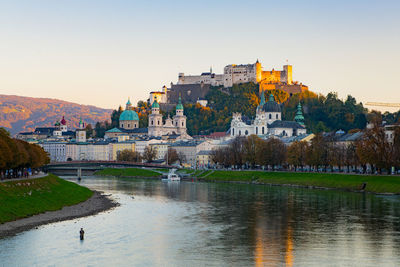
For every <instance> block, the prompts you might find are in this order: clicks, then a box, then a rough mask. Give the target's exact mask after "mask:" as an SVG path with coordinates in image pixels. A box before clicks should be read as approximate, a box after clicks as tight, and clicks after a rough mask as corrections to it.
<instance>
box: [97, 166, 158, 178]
mask: <svg viewBox="0 0 400 267" xmlns="http://www.w3.org/2000/svg"><path fill="white" fill-rule="evenodd" d="M95 175H104V176H116V177H118V176H132V177H159V176H161V174H160V173H158V172H155V171H152V170H149V169H141V168H121V169H116V168H106V169H104V170H101V171H97V172H96V173H95Z"/></svg>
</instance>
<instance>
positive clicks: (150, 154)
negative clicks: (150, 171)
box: [143, 146, 157, 162]
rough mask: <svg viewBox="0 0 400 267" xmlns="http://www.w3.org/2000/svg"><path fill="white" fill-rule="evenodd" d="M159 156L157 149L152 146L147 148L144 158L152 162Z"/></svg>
mask: <svg viewBox="0 0 400 267" xmlns="http://www.w3.org/2000/svg"><path fill="white" fill-rule="evenodd" d="M156 156H157V149H155V148H154V147H152V146H146V148H145V149H144V152H143V158H144V159H145V160H146V161H147V162H152V161H153V160H154V159H155V158H156Z"/></svg>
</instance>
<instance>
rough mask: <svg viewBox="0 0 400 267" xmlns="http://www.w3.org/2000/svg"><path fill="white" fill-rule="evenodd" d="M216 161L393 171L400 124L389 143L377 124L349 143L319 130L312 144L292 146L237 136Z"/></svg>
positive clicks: (399, 153)
mask: <svg viewBox="0 0 400 267" xmlns="http://www.w3.org/2000/svg"><path fill="white" fill-rule="evenodd" d="M211 157H212V161H213V162H215V163H218V164H219V165H220V166H223V167H232V166H235V167H238V168H240V167H241V166H249V167H255V166H257V165H258V166H266V167H267V168H270V169H273V170H274V169H276V167H278V166H279V168H281V169H287V170H289V169H291V170H298V169H301V170H304V168H306V169H307V170H311V169H314V170H319V169H322V170H323V171H327V169H328V168H329V169H331V170H333V169H334V167H337V168H338V170H339V171H342V170H344V169H347V171H348V172H351V171H355V170H356V169H358V168H360V169H361V168H362V169H363V172H364V173H365V172H366V171H367V166H368V165H369V166H371V171H372V172H373V173H375V171H378V172H379V173H382V172H383V171H387V172H390V170H391V168H392V167H396V168H397V169H400V127H397V128H396V129H395V134H394V141H393V142H388V140H387V138H386V136H385V131H384V129H383V128H382V127H378V126H374V127H373V128H372V129H368V130H365V131H364V134H363V136H362V137H361V138H360V139H359V140H357V141H355V142H351V143H349V144H343V143H337V142H333V136H332V135H324V134H322V133H318V134H316V135H315V137H314V138H313V139H312V140H311V142H310V143H308V142H305V141H295V142H293V143H292V144H291V145H290V146H288V147H286V146H285V144H284V143H283V142H282V141H280V140H279V139H275V138H270V139H268V140H263V139H261V138H259V137H257V136H255V135H251V136H248V137H247V138H246V137H237V138H236V139H234V140H233V142H232V143H231V144H230V145H229V146H227V147H224V148H220V149H217V150H214V151H213V153H212V156H211Z"/></svg>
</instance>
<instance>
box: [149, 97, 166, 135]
mask: <svg viewBox="0 0 400 267" xmlns="http://www.w3.org/2000/svg"><path fill="white" fill-rule="evenodd" d="M162 128H163V121H162V115H161V114H160V105H159V104H158V102H157V100H154V102H153V104H152V105H151V114H150V115H149V135H150V136H161V135H162Z"/></svg>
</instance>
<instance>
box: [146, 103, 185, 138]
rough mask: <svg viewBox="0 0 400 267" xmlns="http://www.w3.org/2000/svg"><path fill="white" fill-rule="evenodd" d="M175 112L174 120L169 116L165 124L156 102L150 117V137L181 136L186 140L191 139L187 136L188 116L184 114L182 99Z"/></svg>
mask: <svg viewBox="0 0 400 267" xmlns="http://www.w3.org/2000/svg"><path fill="white" fill-rule="evenodd" d="M175 110H176V114H175V116H173V117H172V119H171V118H170V117H169V116H168V117H167V119H166V120H165V122H163V117H162V114H160V105H159V104H158V102H157V100H154V102H153V104H152V105H151V114H150V115H149V126H148V135H149V136H163V135H180V136H181V137H184V138H191V137H190V136H189V135H188V134H187V129H186V116H185V115H184V114H183V105H182V102H181V98H180V97H179V102H178V105H176V109H175Z"/></svg>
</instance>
